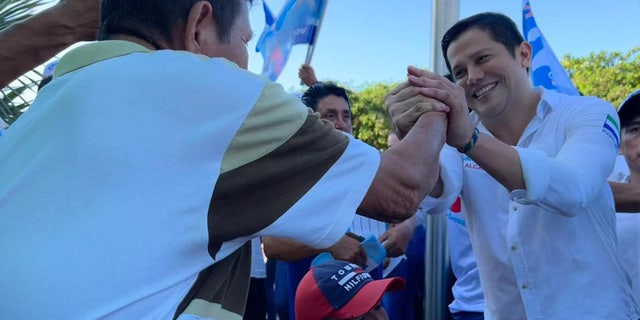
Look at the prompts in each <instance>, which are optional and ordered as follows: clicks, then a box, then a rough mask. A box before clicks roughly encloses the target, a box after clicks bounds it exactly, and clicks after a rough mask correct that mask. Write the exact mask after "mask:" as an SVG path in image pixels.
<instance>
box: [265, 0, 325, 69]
mask: <svg viewBox="0 0 640 320" xmlns="http://www.w3.org/2000/svg"><path fill="white" fill-rule="evenodd" d="M262 3H263V7H264V15H265V22H266V26H265V28H264V31H263V32H262V35H261V36H260V39H258V44H257V45H256V51H257V52H260V53H261V54H262V58H263V59H264V66H263V67H262V75H263V76H265V77H268V78H269V79H271V81H275V80H276V79H277V78H278V76H279V75H280V73H281V72H282V70H283V69H284V66H285V65H286V63H287V60H288V59H289V54H290V53H291V47H292V46H293V45H296V44H314V42H315V34H316V29H317V28H318V25H319V24H320V21H321V20H322V13H323V11H324V10H323V8H324V5H325V0H288V1H287V3H285V5H284V7H283V8H282V11H280V14H279V15H278V16H277V17H275V18H274V17H273V14H272V13H271V10H270V9H269V7H268V6H267V3H266V1H263V2H262Z"/></svg>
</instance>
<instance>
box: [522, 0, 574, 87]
mask: <svg viewBox="0 0 640 320" xmlns="http://www.w3.org/2000/svg"><path fill="white" fill-rule="evenodd" d="M522 29H523V33H524V39H525V40H526V41H528V42H529V43H530V44H531V48H532V58H531V78H532V80H533V85H534V86H541V87H545V88H547V89H550V90H556V91H559V92H562V93H566V94H570V95H579V94H580V93H579V92H578V89H576V87H575V86H574V85H573V82H571V78H569V75H567V72H566V71H565V70H564V68H563V67H562V64H560V61H559V60H558V58H556V55H555V54H553V50H551V47H550V46H549V44H548V43H547V40H545V38H544V36H543V35H542V31H540V29H539V28H538V25H537V24H536V20H535V18H534V17H533V10H531V5H530V4H529V0H522Z"/></svg>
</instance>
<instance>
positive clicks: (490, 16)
mask: <svg viewBox="0 0 640 320" xmlns="http://www.w3.org/2000/svg"><path fill="white" fill-rule="evenodd" d="M473 28H476V29H480V30H482V31H485V32H486V33H488V34H489V37H491V39H492V40H493V41H496V42H499V43H502V45H503V46H504V47H505V48H507V51H509V53H511V56H512V57H514V58H515V54H516V53H515V51H516V48H517V47H518V46H519V45H521V44H522V43H523V42H524V38H523V37H522V34H521V33H520V30H518V26H516V24H515V22H513V20H511V19H510V18H509V17H507V16H505V15H504V14H501V13H495V12H485V13H479V14H476V15H473V16H471V17H468V18H466V19H463V20H460V21H458V22H456V24H454V25H453V27H451V28H449V30H447V32H446V33H445V34H444V36H443V37H442V42H441V45H442V54H443V55H444V61H445V62H446V63H447V68H448V69H449V71H451V64H450V63H449V58H447V50H448V49H449V46H450V45H451V43H452V42H454V41H456V40H457V39H458V38H459V37H460V35H462V34H463V33H464V32H466V31H469V30H470V29H473Z"/></svg>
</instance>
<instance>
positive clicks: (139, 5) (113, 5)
mask: <svg viewBox="0 0 640 320" xmlns="http://www.w3.org/2000/svg"><path fill="white" fill-rule="evenodd" d="M198 1H202V0H102V12H101V21H100V30H99V32H98V40H105V39H108V38H109V37H111V36H112V35H115V34H125V35H130V36H134V37H138V38H140V39H143V40H145V41H147V42H149V43H150V44H152V45H153V46H154V47H156V48H158V49H159V48H167V47H169V48H171V49H180V48H176V47H175V46H176V45H178V43H180V42H182V39H181V36H177V35H180V34H181V33H182V30H183V29H184V25H185V22H186V21H187V17H188V16H189V11H190V10H191V8H192V7H193V5H194V4H195V3H197V2H198ZM206 1H208V2H209V3H210V4H211V7H212V8H213V17H214V19H215V23H216V27H217V29H218V36H219V37H220V40H221V41H222V42H227V41H229V36H230V32H231V29H232V28H233V25H234V24H235V22H236V19H237V17H238V15H239V13H240V10H241V9H242V6H243V5H246V3H247V2H248V3H250V4H251V3H253V0H222V1H214V0H206Z"/></svg>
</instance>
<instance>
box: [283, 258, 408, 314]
mask: <svg viewBox="0 0 640 320" xmlns="http://www.w3.org/2000/svg"><path fill="white" fill-rule="evenodd" d="M404 285H405V282H404V280H403V279H402V278H399V277H392V278H387V279H380V280H374V279H373V277H371V275H370V274H368V273H366V272H364V271H363V270H362V268H361V267H360V266H358V265H355V264H353V263H349V262H347V261H340V260H331V261H327V262H324V263H322V264H320V265H317V266H314V267H311V269H310V270H309V271H308V272H307V273H306V274H305V275H304V277H303V278H302V281H300V286H299V287H298V291H297V292H296V298H295V305H296V319H297V320H347V319H367V320H369V319H372V320H386V319H388V317H387V313H386V312H385V309H384V308H383V307H382V305H381V303H382V301H381V300H382V296H383V295H384V294H385V293H386V292H392V291H397V290H401V289H402V288H404Z"/></svg>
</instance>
